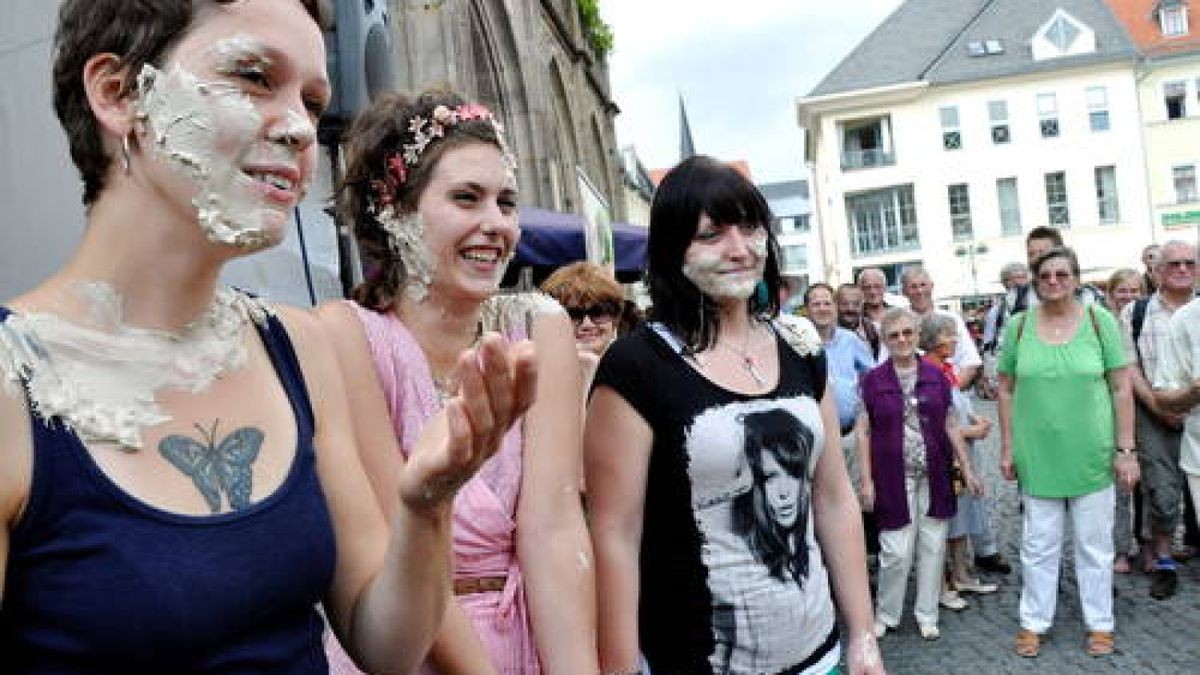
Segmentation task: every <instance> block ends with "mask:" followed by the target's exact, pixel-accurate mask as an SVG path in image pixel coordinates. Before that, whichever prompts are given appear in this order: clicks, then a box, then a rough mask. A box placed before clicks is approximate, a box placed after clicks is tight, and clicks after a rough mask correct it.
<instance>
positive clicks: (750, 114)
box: [601, 0, 900, 181]
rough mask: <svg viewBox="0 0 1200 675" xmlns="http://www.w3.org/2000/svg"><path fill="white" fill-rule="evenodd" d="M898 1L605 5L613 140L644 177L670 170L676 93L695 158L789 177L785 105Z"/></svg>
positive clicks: (799, 160) (791, 129)
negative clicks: (610, 37)
mask: <svg viewBox="0 0 1200 675" xmlns="http://www.w3.org/2000/svg"><path fill="white" fill-rule="evenodd" d="M899 2H900V0H868V1H866V2H859V3H856V5H855V7H854V8H853V10H852V11H847V9H846V5H845V4H844V3H838V2H828V1H827V0H820V1H818V0H803V1H801V0H792V1H791V2H786V3H784V2H780V1H779V0H740V2H738V3H737V4H736V5H731V4H730V3H728V2H723V1H721V2H718V1H717V0H692V1H690V2H688V1H682V0H655V1H654V2H645V3H634V2H630V1H629V0H608V2H604V3H602V5H601V9H602V10H603V11H604V14H605V17H606V20H607V21H608V22H609V23H610V24H611V25H612V27H613V31H614V34H615V47H614V51H613V54H612V56H611V57H610V61H609V64H610V72H611V77H612V86H613V96H614V98H615V100H616V102H617V105H618V106H620V107H621V109H622V113H621V115H619V116H618V117H617V136H618V141H619V142H620V143H621V144H622V145H628V144H632V145H635V146H636V147H637V149H638V153H639V154H640V155H641V156H642V159H643V162H644V163H645V164H646V165H647V166H649V167H664V166H670V165H672V164H674V163H675V162H676V161H677V160H678V157H679V107H678V97H679V96H680V95H681V94H682V96H683V98H684V100H685V102H686V104H687V109H688V117H689V121H690V123H691V128H692V136H693V138H694V139H695V142H696V149H697V151H698V152H702V153H705V154H712V155H715V156H717V157H720V158H722V159H746V160H748V161H749V162H750V165H751V170H752V171H753V173H754V178H755V180H757V181H772V180H789V179H795V178H799V177H801V176H803V171H804V169H803V146H802V136H801V132H800V130H799V128H798V127H797V126H796V122H795V100H796V98H797V97H799V96H802V95H804V94H806V93H807V92H808V91H809V90H811V89H812V88H813V87H814V86H816V84H817V83H818V82H819V81H820V79H821V78H823V77H824V76H825V74H826V73H828V72H829V71H830V70H831V69H832V68H833V67H834V66H835V65H836V64H837V63H838V62H839V61H840V60H841V59H842V58H843V57H844V56H845V55H846V54H847V53H849V51H850V50H851V49H852V48H853V47H854V46H855V45H857V44H858V42H859V41H860V40H861V39H862V38H863V37H865V36H866V34H867V33H868V32H870V30H871V29H872V28H874V27H875V26H876V25H877V24H878V23H879V22H880V21H881V20H882V19H883V18H884V17H885V16H886V15H887V14H888V13H889V12H891V11H892V10H893V9H894V8H895V7H896V6H897V5H898V4H899ZM733 8H736V9H733Z"/></svg>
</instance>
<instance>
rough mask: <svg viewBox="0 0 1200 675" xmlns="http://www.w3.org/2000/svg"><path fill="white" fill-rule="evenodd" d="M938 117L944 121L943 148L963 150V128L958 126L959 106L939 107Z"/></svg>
mask: <svg viewBox="0 0 1200 675" xmlns="http://www.w3.org/2000/svg"><path fill="white" fill-rule="evenodd" d="M938 117H939V118H940V119H941V122H942V149H943V150H961V149H962V130H961V129H959V126H958V106H955V105H948V106H943V107H941V108H938Z"/></svg>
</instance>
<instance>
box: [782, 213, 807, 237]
mask: <svg viewBox="0 0 1200 675" xmlns="http://www.w3.org/2000/svg"><path fill="white" fill-rule="evenodd" d="M808 216H809V214H807V213H801V214H798V215H794V216H780V217H779V218H778V222H779V228H778V232H779V234H792V233H804V232H808V230H809V224H808Z"/></svg>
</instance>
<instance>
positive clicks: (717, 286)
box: [683, 253, 762, 300]
mask: <svg viewBox="0 0 1200 675" xmlns="http://www.w3.org/2000/svg"><path fill="white" fill-rule="evenodd" d="M731 268H732V266H731V265H729V264H728V262H727V261H725V259H724V258H722V257H721V256H720V255H719V254H710V253H701V254H699V255H696V256H693V257H692V259H691V260H689V261H688V262H685V263H684V264H683V276H685V277H687V279H688V280H689V281H691V282H692V283H693V284H696V288H699V289H700V290H701V291H702V292H703V293H704V294H705V295H708V296H710V297H713V298H727V299H735V300H746V299H749V297H750V296H751V295H753V294H754V287H755V286H756V285H757V284H758V280H759V279H760V278H761V277H762V273H761V271H760V272H759V273H758V274H756V275H755V274H749V273H744V274H726V271H727V270H729V269H731Z"/></svg>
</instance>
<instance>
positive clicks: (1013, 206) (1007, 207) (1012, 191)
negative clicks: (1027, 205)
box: [996, 176, 1021, 237]
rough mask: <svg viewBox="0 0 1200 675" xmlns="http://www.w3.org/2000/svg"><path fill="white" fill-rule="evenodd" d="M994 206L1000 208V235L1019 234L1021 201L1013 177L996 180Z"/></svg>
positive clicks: (1015, 180)
mask: <svg viewBox="0 0 1200 675" xmlns="http://www.w3.org/2000/svg"><path fill="white" fill-rule="evenodd" d="M996 204H997V205H998V206H999V207H1000V234H1002V235H1004V236H1006V237H1007V236H1012V235H1015V234H1021V200H1020V197H1019V195H1018V194H1017V179H1016V177H1015V176H1010V177H1008V178H997V179H996Z"/></svg>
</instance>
